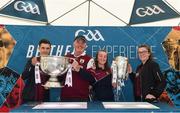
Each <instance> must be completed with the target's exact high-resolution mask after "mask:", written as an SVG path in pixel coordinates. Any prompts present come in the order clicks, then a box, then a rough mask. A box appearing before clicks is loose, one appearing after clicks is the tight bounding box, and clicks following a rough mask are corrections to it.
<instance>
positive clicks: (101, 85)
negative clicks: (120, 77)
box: [80, 68, 114, 101]
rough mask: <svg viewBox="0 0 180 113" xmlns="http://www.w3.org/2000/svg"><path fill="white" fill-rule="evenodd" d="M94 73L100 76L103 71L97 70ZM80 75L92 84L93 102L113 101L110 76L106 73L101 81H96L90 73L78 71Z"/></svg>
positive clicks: (82, 70)
mask: <svg viewBox="0 0 180 113" xmlns="http://www.w3.org/2000/svg"><path fill="white" fill-rule="evenodd" d="M95 73H98V74H102V73H105V71H104V70H102V69H100V68H98V69H96V70H95ZM80 75H81V76H82V77H83V78H84V79H86V80H88V81H89V82H90V83H91V84H92V87H93V89H92V90H93V100H94V101H114V94H113V87H112V74H110V73H107V74H105V75H103V76H104V77H102V79H99V80H97V79H96V78H95V77H94V75H93V74H92V73H91V72H89V71H87V70H84V69H80Z"/></svg>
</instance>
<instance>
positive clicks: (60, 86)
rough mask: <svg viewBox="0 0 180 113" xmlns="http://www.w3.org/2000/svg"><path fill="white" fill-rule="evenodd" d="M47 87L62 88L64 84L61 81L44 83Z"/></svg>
mask: <svg viewBox="0 0 180 113" xmlns="http://www.w3.org/2000/svg"><path fill="white" fill-rule="evenodd" d="M43 86H44V87H45V88H62V87H63V86H62V85H61V84H60V83H59V82H50V81H48V82H46V84H45V85H43Z"/></svg>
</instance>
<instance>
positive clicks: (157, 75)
mask: <svg viewBox="0 0 180 113" xmlns="http://www.w3.org/2000/svg"><path fill="white" fill-rule="evenodd" d="M152 66H153V68H152V73H153V76H154V79H155V86H154V88H153V89H152V90H151V91H150V94H152V95H154V96H155V97H156V98H158V97H159V96H160V95H161V94H162V92H163V91H164V89H165V87H166V81H165V77H164V76H163V74H162V72H161V70H160V68H159V65H158V64H157V63H153V65H152Z"/></svg>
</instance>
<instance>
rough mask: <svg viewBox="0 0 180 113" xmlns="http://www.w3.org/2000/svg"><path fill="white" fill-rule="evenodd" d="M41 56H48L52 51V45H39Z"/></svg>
mask: <svg viewBox="0 0 180 113" xmlns="http://www.w3.org/2000/svg"><path fill="white" fill-rule="evenodd" d="M39 51H40V56H47V55H49V53H50V51H51V46H50V45H49V44H45V43H42V44H41V45H40V47H39Z"/></svg>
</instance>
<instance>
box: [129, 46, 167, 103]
mask: <svg viewBox="0 0 180 113" xmlns="http://www.w3.org/2000/svg"><path fill="white" fill-rule="evenodd" d="M138 55H139V59H140V61H141V62H142V63H141V64H140V65H139V66H138V67H137V69H136V73H133V72H132V68H131V66H130V65H129V66H128V73H129V77H130V79H131V80H132V82H133V85H134V96H135V100H136V101H148V102H155V101H157V99H158V98H159V96H160V95H161V94H162V92H163V91H164V89H165V86H166V82H165V78H164V76H163V75H162V73H161V71H160V67H159V65H158V63H156V62H155V61H154V60H153V58H152V52H151V49H150V47H149V46H148V45H140V46H139V47H138Z"/></svg>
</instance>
